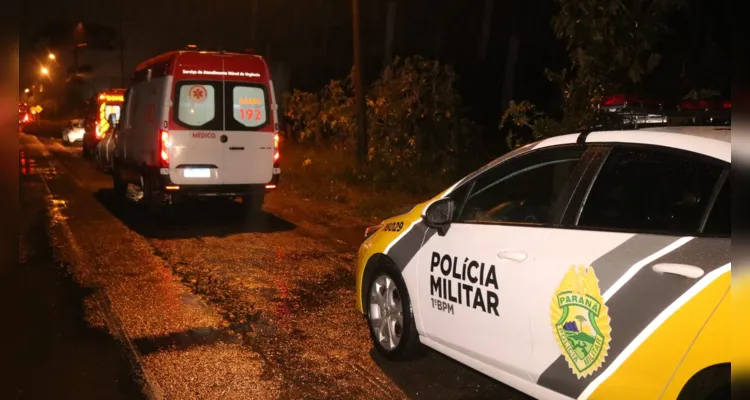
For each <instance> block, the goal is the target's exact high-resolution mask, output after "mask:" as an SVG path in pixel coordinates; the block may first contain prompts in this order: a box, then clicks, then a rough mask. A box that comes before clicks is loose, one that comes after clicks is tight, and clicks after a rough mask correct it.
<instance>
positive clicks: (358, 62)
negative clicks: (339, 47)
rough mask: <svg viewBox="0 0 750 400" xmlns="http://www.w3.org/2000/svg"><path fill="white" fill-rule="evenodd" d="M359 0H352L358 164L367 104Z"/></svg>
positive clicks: (363, 157) (363, 155) (362, 158)
mask: <svg viewBox="0 0 750 400" xmlns="http://www.w3.org/2000/svg"><path fill="white" fill-rule="evenodd" d="M360 22H361V21H360V16H359V0H352V34H353V39H354V40H353V41H352V42H353V44H354V71H353V75H354V76H353V78H354V92H355V103H356V105H357V160H358V161H359V162H360V165H364V164H365V162H366V161H367V119H366V118H367V105H366V104H365V91H364V87H363V82H362V79H363V73H362V49H361V46H360V36H361V30H360Z"/></svg>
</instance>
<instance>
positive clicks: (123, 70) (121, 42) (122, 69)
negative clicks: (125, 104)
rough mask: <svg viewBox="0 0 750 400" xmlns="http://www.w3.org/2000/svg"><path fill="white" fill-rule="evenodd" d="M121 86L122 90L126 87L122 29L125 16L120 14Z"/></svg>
mask: <svg viewBox="0 0 750 400" xmlns="http://www.w3.org/2000/svg"><path fill="white" fill-rule="evenodd" d="M119 19H120V84H121V86H120V87H122V88H124V87H125V85H126V83H125V37H124V35H123V29H122V19H123V16H122V14H120V18H119Z"/></svg>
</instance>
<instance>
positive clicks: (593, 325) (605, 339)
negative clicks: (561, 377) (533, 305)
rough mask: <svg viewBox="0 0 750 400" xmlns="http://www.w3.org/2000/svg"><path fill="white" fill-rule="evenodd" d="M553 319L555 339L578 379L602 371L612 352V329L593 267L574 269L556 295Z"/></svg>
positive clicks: (575, 267)
mask: <svg viewBox="0 0 750 400" xmlns="http://www.w3.org/2000/svg"><path fill="white" fill-rule="evenodd" d="M550 317H551V319H552V326H553V330H554V334H555V339H556V340H557V343H558V344H559V345H560V350H561V351H562V354H563V356H564V357H565V359H566V360H567V361H568V366H570V369H572V370H573V373H574V374H575V375H576V376H577V377H578V379H581V378H585V377H586V376H588V375H591V374H593V373H594V371H596V370H597V369H599V367H600V366H601V365H602V364H603V363H604V358H605V357H606V356H607V351H608V350H609V342H610V340H611V336H610V333H611V331H612V328H611V327H610V325H609V323H610V319H609V309H608V308H607V306H606V305H605V304H604V299H603V298H602V295H601V293H600V291H599V279H597V277H596V275H595V274H594V269H593V268H592V267H587V266H584V265H573V266H571V267H570V269H569V270H568V272H567V273H566V274H565V276H564V277H563V279H562V282H560V286H559V287H558V288H557V291H556V292H555V297H554V299H553V300H552V307H551V313H550Z"/></svg>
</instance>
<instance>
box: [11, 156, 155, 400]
mask: <svg viewBox="0 0 750 400" xmlns="http://www.w3.org/2000/svg"><path fill="white" fill-rule="evenodd" d="M22 160H23V161H22V162H23V163H24V165H22V167H26V169H25V170H22V173H23V174H22V175H21V177H20V189H21V190H20V200H21V204H23V207H22V212H23V215H22V216H21V218H20V219H19V220H20V221H21V225H20V227H19V228H20V232H19V247H20V248H19V258H20V259H19V263H18V265H16V266H14V267H12V268H9V269H8V270H9V271H8V273H7V274H4V275H3V278H2V282H1V283H0V304H3V305H4V307H3V309H4V318H3V320H4V322H5V323H4V324H3V330H2V332H3V333H2V335H0V337H2V343H3V344H4V346H3V348H4V351H3V360H4V361H5V362H6V365H5V367H6V368H4V371H3V374H2V375H0V398H2V399H60V398H70V399H72V398H78V399H82V398H90V399H105V398H106V399H140V398H145V397H144V395H143V394H142V392H141V386H140V384H139V382H138V377H137V376H135V375H134V374H133V372H132V368H131V365H130V363H129V362H128V359H127V357H126V356H125V354H124V353H123V352H122V348H121V346H120V345H119V343H117V341H116V340H115V339H114V338H113V337H112V336H111V335H110V334H109V333H108V332H106V331H105V330H103V329H100V328H98V327H96V326H92V325H91V324H89V323H88V322H87V318H86V309H85V304H86V303H87V302H91V301H92V300H93V297H92V296H93V295H94V290H93V289H91V288H86V287H81V286H80V285H78V284H77V283H76V282H75V281H74V280H73V279H72V278H71V276H70V275H69V274H68V272H67V270H66V266H65V265H64V264H62V263H61V261H60V260H59V259H57V258H56V257H55V249H54V244H53V243H52V242H51V237H50V224H53V223H54V221H53V220H52V219H51V217H52V215H53V214H54V213H55V211H54V208H55V207H56V203H55V201H54V199H52V198H50V196H48V193H47V192H46V190H45V187H44V182H43V181H44V176H43V175H44V174H45V172H47V170H46V169H45V168H44V167H43V166H42V167H40V166H39V165H38V164H36V163H34V162H33V160H31V159H29V158H25V157H24V158H22ZM29 171H31V172H29ZM9 360H11V362H9Z"/></svg>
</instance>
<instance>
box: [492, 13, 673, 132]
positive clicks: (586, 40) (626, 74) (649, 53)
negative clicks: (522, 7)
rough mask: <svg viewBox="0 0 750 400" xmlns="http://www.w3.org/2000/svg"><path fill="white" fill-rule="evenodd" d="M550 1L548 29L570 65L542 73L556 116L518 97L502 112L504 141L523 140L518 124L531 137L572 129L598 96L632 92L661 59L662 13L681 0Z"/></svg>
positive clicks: (588, 117) (584, 120)
mask: <svg viewBox="0 0 750 400" xmlns="http://www.w3.org/2000/svg"><path fill="white" fill-rule="evenodd" d="M556 3H557V4H558V6H559V11H558V12H557V14H555V15H554V16H553V18H552V29H553V31H554V33H555V35H556V36H557V37H558V38H560V39H564V40H565V41H566V50H567V52H568V56H569V59H570V67H569V68H566V69H563V70H562V71H559V72H555V71H550V70H547V71H546V73H547V78H548V79H549V80H550V81H551V82H553V83H555V84H556V85H558V87H559V88H560V91H561V92H562V95H563V104H562V120H561V121H559V123H555V122H556V121H553V120H551V119H550V118H549V117H548V116H546V115H544V114H540V113H537V112H536V111H535V110H534V107H533V105H531V104H528V103H524V102H522V103H519V105H518V106H515V107H511V108H509V109H508V110H506V112H505V113H504V115H503V120H502V121H501V129H503V128H506V129H508V128H509V129H510V133H509V135H510V136H509V138H510V139H512V140H509V142H514V141H515V142H514V144H513V145H514V146H515V145H520V144H523V142H524V141H518V140H516V139H514V137H517V136H518V134H517V128H519V127H523V128H526V129H531V130H532V131H533V134H532V135H531V137H533V138H535V139H537V138H541V137H546V136H551V135H557V134H565V133H571V132H576V131H579V130H580V129H581V127H582V126H585V125H586V124H588V123H589V122H591V121H592V119H593V118H594V116H595V112H596V107H595V105H596V104H598V103H599V100H600V98H601V96H602V95H604V94H606V93H612V92H615V91H630V92H638V91H639V90H640V84H641V82H642V81H643V78H644V76H646V75H647V74H649V73H651V72H652V71H653V70H654V69H655V68H656V67H657V66H658V65H659V62H660V61H661V59H662V54H660V53H659V51H658V46H659V44H660V43H661V42H662V41H663V40H664V39H665V36H666V34H668V33H669V30H668V28H666V24H665V22H666V20H667V18H668V17H669V16H670V15H672V14H674V13H675V12H676V11H678V10H679V9H680V8H682V7H683V6H684V5H685V3H684V0H556ZM520 106H523V107H520ZM518 121H521V122H518ZM514 128H515V129H514Z"/></svg>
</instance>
